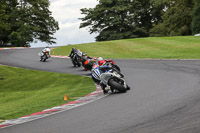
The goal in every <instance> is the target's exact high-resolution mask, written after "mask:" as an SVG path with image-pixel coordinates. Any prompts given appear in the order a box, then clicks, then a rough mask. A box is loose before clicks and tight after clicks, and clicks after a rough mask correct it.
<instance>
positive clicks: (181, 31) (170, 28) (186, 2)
mask: <svg viewBox="0 0 200 133" xmlns="http://www.w3.org/2000/svg"><path fill="white" fill-rule="evenodd" d="M192 8H193V1H191V0H170V1H169V3H168V5H166V8H165V10H166V11H165V12H164V13H163V16H162V21H161V22H160V23H159V24H157V25H155V26H154V27H153V28H152V29H151V33H150V34H151V36H178V35H191V33H192V31H191V21H192V15H191V11H192Z"/></svg>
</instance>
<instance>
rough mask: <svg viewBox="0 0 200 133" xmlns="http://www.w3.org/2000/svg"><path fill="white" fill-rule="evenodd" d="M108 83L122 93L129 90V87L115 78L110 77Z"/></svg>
mask: <svg viewBox="0 0 200 133" xmlns="http://www.w3.org/2000/svg"><path fill="white" fill-rule="evenodd" d="M108 85H110V87H111V88H112V89H115V90H118V91H119V92H120V93H125V92H126V91H127V89H126V88H125V87H124V85H122V84H120V83H118V82H117V81H115V80H114V79H110V80H109V81H108Z"/></svg>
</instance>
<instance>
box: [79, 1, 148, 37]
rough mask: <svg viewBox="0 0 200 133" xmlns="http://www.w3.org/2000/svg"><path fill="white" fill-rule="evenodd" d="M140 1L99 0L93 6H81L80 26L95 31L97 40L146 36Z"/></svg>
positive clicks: (91, 31)
mask: <svg viewBox="0 0 200 133" xmlns="http://www.w3.org/2000/svg"><path fill="white" fill-rule="evenodd" d="M142 8H143V7H142V3H141V2H140V1H138V0H99V4H98V5H97V6H96V7H95V8H89V9H86V8H83V9H81V12H82V14H84V15H85V17H84V18H81V20H82V21H83V23H81V25H80V28H83V27H87V26H89V32H90V33H94V32H97V33H99V35H98V36H97V37H96V40H97V41H105V40H116V39H124V38H133V37H141V36H147V35H148V34H147V30H146V29H145V26H143V25H142V23H141V19H143V18H141V17H138V16H139V15H140V14H141V12H142V10H141V9H142Z"/></svg>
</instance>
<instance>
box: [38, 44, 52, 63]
mask: <svg viewBox="0 0 200 133" xmlns="http://www.w3.org/2000/svg"><path fill="white" fill-rule="evenodd" d="M47 51H48V52H49V56H50V52H51V50H50V48H49V46H46V47H45V48H44V49H43V50H42V53H43V54H44V53H45V52H47ZM41 60H42V56H41V57H40V61H41Z"/></svg>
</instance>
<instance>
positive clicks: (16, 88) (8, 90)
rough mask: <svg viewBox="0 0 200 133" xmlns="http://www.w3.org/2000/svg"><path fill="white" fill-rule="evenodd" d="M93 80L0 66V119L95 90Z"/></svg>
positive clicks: (15, 116)
mask: <svg viewBox="0 0 200 133" xmlns="http://www.w3.org/2000/svg"><path fill="white" fill-rule="evenodd" d="M95 89H96V88H95V85H94V83H93V81H92V80H91V78H87V77H83V76H78V75H71V74H62V73H53V72H43V71H36V70H28V69H21V68H15V67H8V66H0V120H7V119H14V118H18V117H21V116H25V115H29V114H32V113H35V112H39V111H42V110H44V109H48V108H51V107H54V106H59V105H62V104H64V103H66V101H64V96H65V94H67V97H68V100H69V101H73V100H75V99H76V98H77V97H83V96H85V95H87V94H89V93H90V92H92V91H94V90H95Z"/></svg>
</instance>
